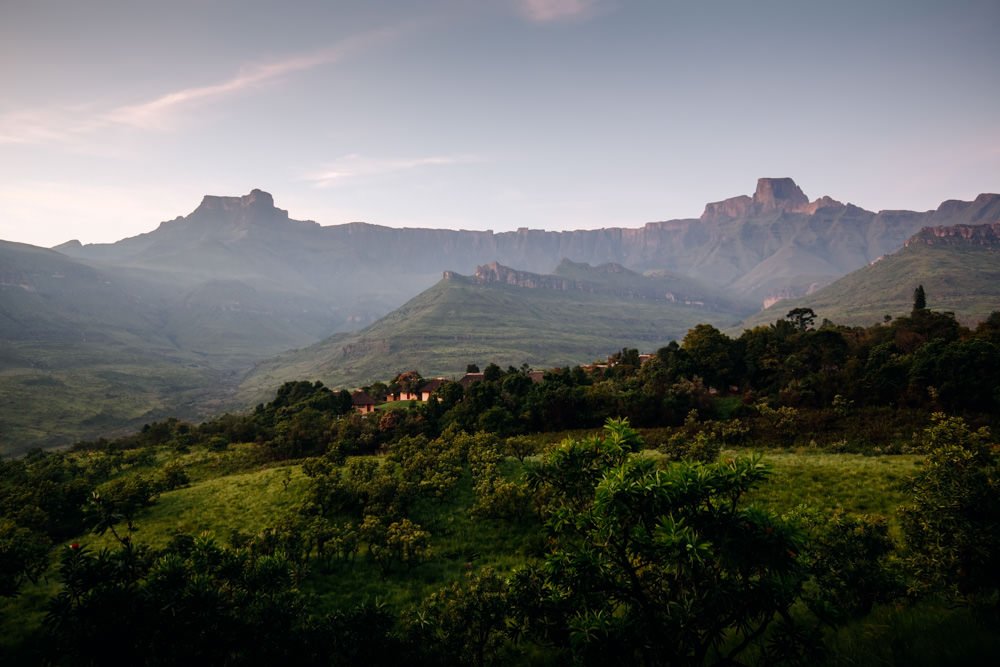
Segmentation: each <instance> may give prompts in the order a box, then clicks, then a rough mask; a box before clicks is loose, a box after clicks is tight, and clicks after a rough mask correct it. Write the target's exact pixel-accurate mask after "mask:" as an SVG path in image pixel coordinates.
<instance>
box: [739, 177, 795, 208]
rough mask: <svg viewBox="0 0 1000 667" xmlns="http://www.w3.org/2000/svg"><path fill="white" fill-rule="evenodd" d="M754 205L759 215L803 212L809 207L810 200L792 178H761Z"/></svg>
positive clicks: (754, 194) (755, 193)
mask: <svg viewBox="0 0 1000 667" xmlns="http://www.w3.org/2000/svg"><path fill="white" fill-rule="evenodd" d="M753 204H754V209H755V210H756V212H758V213H767V212H770V211H801V210H804V209H805V207H806V206H808V205H809V199H808V198H807V197H806V195H805V193H804V192H802V189H801V188H799V186H798V185H796V184H795V181H793V180H792V179H790V178H760V179H757V190H756V192H754V193H753Z"/></svg>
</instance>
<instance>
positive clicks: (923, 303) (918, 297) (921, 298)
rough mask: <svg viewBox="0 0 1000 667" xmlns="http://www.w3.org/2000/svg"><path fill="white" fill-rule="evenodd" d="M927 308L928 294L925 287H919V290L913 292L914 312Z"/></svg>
mask: <svg viewBox="0 0 1000 667" xmlns="http://www.w3.org/2000/svg"><path fill="white" fill-rule="evenodd" d="M925 308H927V294H926V293H925V292H924V286H923V285H917V289H915V290H913V312H917V311H918V310H924V309H925Z"/></svg>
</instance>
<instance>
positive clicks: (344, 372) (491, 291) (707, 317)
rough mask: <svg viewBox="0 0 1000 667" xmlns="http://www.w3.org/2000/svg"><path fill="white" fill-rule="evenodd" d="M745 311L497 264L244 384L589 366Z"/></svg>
mask: <svg viewBox="0 0 1000 667" xmlns="http://www.w3.org/2000/svg"><path fill="white" fill-rule="evenodd" d="M746 312H747V309H746V307H745V306H740V305H739V304H737V303H734V302H732V301H731V300H729V299H728V298H726V297H725V296H724V295H721V294H719V293H718V291H717V290H714V289H712V288H707V287H704V286H701V285H698V284H697V283H695V282H693V281H691V280H690V279H687V278H679V277H664V276H657V277H646V276H642V275H640V274H638V273H635V272H632V271H629V270H628V269H625V268H624V267H622V266H621V265H618V264H605V265H601V266H597V267H592V266H589V265H586V264H580V263H574V262H569V261H564V262H562V263H561V264H560V265H559V267H558V269H557V271H556V272H555V273H554V274H550V275H542V274H536V273H531V272H527V271H517V270H514V269H511V268H508V267H506V266H503V265H501V264H498V263H496V262H492V263H490V264H487V265H483V266H479V267H477V268H476V271H475V273H474V274H473V275H471V276H463V275H460V274H458V273H455V272H452V271H446V272H445V273H444V277H443V279H442V280H441V281H440V282H438V284H436V285H434V286H433V287H431V288H430V289H428V290H426V291H425V292H423V293H421V294H419V295H418V296H416V297H414V298H413V299H411V300H410V301H409V302H407V303H406V304H404V305H403V306H402V307H400V308H399V309H397V310H395V311H393V312H392V313H390V314H389V315H387V316H385V317H384V318H382V319H380V320H379V321H378V322H375V323H374V324H372V325H371V326H369V327H367V328H366V329H364V330H362V331H359V332H357V333H355V334H338V335H336V336H334V337H332V338H330V339H328V340H325V341H323V342H321V343H318V344H316V345H313V346H310V347H308V348H305V349H302V350H296V351H294V352H290V353H287V354H284V355H280V356H279V357H277V358H276V359H274V360H271V361H269V362H267V363H265V364H260V365H258V366H257V368H256V369H255V370H254V372H253V373H251V374H250V375H249V376H248V377H247V379H246V380H245V382H244V383H243V387H242V388H241V395H242V396H243V397H244V399H245V400H255V399H257V398H259V397H261V396H263V395H265V394H266V393H267V392H268V391H270V390H273V388H274V387H275V386H276V385H278V384H280V383H281V382H284V381H286V380H292V379H312V380H317V379H318V380H322V381H323V382H325V383H327V384H329V385H332V386H351V385H358V384H365V383H368V382H372V381H375V380H378V379H388V378H391V377H392V376H393V375H395V374H397V373H399V372H400V371H404V370H410V369H414V368H416V369H418V370H420V371H421V372H422V373H423V374H425V375H455V374H459V373H460V372H461V371H462V370H463V369H464V368H465V366H466V364H468V363H472V362H475V363H481V364H482V363H489V362H495V363H497V364H500V365H501V366H508V365H514V366H520V365H521V364H523V363H528V364H530V365H532V366H536V367H539V368H548V367H552V366H563V365H573V364H579V363H587V362H590V361H593V360H595V359H600V358H603V357H605V356H607V355H608V354H609V353H610V352H613V351H615V350H616V349H620V348H621V347H623V346H629V347H637V348H640V349H642V350H654V349H656V348H658V347H661V346H663V345H665V344H667V343H668V342H669V341H671V340H674V339H676V338H680V337H682V336H683V335H684V334H685V333H686V332H687V330H688V329H689V328H691V327H693V326H694V325H696V324H698V323H700V322H712V323H714V324H717V325H720V326H727V325H731V324H734V323H735V322H737V321H739V318H740V316H741V315H740V313H746Z"/></svg>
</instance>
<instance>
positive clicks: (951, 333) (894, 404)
mask: <svg viewBox="0 0 1000 667" xmlns="http://www.w3.org/2000/svg"><path fill="white" fill-rule="evenodd" d="M814 320H815V315H813V314H812V311H809V310H808V309H799V310H796V311H792V312H791V313H789V315H788V317H787V318H785V319H782V320H778V321H776V322H775V323H774V324H773V325H770V326H766V327H757V328H755V329H752V330H748V331H745V332H744V333H743V334H742V335H741V336H739V337H738V338H731V337H729V336H727V335H725V334H724V333H722V332H720V331H719V330H718V329H716V328H714V327H712V326H710V325H707V324H702V325H698V326H697V327H695V328H693V329H691V330H690V331H689V332H688V334H687V335H686V336H685V337H684V339H683V341H681V343H680V344H677V343H671V344H670V345H668V346H667V347H664V348H662V349H660V350H658V351H657V352H656V354H655V355H653V356H652V358H651V359H648V360H645V361H644V362H640V355H639V352H638V351H637V350H633V349H624V350H622V351H620V352H618V353H616V354H614V355H612V357H611V358H610V359H609V363H608V364H606V365H604V367H603V368H597V369H595V370H590V371H588V370H584V368H581V367H573V368H562V369H552V370H550V371H547V372H546V373H545V374H544V377H543V379H542V381H541V382H534V381H533V380H532V378H531V377H530V375H529V373H528V370H529V369H528V368H527V367H526V366H525V367H522V368H514V367H510V368H508V369H506V370H503V369H501V368H499V367H497V366H496V365H495V364H490V365H489V366H487V367H486V368H485V369H484V372H483V379H482V381H480V382H475V383H473V384H470V385H469V386H468V387H466V388H463V386H462V385H461V384H459V383H456V382H445V383H444V384H442V385H441V386H440V387H439V388H438V389H437V390H436V391H435V392H434V394H433V396H432V399H431V400H430V401H428V402H426V403H420V402H411V403H409V404H408V405H409V406H410V409H408V410H399V409H392V410H379V411H376V412H375V413H373V414H371V415H359V414H355V413H354V411H353V410H352V406H351V396H350V394H349V393H348V392H346V391H343V390H341V391H332V390H330V389H329V388H327V387H325V386H323V385H322V384H321V383H318V382H313V383H310V382H291V383H287V384H285V385H284V386H282V387H281V388H280V389H279V390H278V392H277V395H276V397H275V399H274V400H273V401H271V402H270V403H267V404H261V405H258V406H257V408H256V409H255V410H253V411H252V412H250V413H248V414H243V415H231V414H230V415H224V416H222V417H219V418H217V419H213V420H210V421H207V422H205V423H203V424H201V425H192V424H187V423H184V422H179V421H176V420H168V421H165V422H158V423H154V424H150V425H148V426H146V427H144V428H143V429H142V431H141V432H139V433H136V434H135V435H132V436H128V437H125V438H119V439H117V440H113V441H107V440H100V441H96V442H85V443H80V444H78V445H77V449H93V450H103V449H111V450H128V449H134V448H142V447H147V446H157V445H163V444H170V445H172V446H174V447H176V448H178V449H179V450H182V451H183V450H184V449H185V448H187V447H190V446H192V445H194V444H202V445H206V446H208V447H209V448H210V449H216V450H222V449H225V448H226V447H227V446H228V445H229V444H230V443H235V442H254V443H257V444H258V445H260V446H261V452H262V456H265V457H269V458H271V459H288V458H299V457H303V456H311V455H316V454H320V453H324V452H327V451H332V450H335V451H336V452H337V453H338V454H339V455H351V454H366V453H374V452H376V451H379V450H380V449H383V448H385V447H387V446H389V445H391V443H393V442H395V441H397V440H399V439H400V438H402V437H412V436H417V435H421V436H425V437H428V438H431V439H433V438H436V437H438V436H440V435H441V434H442V433H444V432H445V431H447V430H448V429H458V430H461V431H465V432H468V433H476V432H487V433H493V434H496V435H498V436H501V437H507V436H514V435H520V434H530V433H539V432H545V431H562V430H567V429H574V428H596V427H599V426H600V425H601V424H603V423H604V422H605V421H606V420H607V419H609V418H612V417H626V418H628V419H629V420H630V422H631V423H632V424H633V425H635V426H637V427H640V428H654V427H675V428H676V427H681V428H684V429H685V432H686V434H687V435H693V433H692V431H697V430H698V429H697V428H692V427H691V419H692V415H694V417H695V420H696V421H705V420H726V421H729V422H731V424H730V426H729V427H727V429H726V430H727V434H728V435H727V437H728V438H730V439H729V440H727V442H728V444H745V443H746V442H752V441H766V442H768V443H772V444H773V443H778V444H782V445H786V446H790V445H793V444H798V445H809V444H819V445H821V446H834V448H835V449H838V450H840V451H846V450H849V451H866V450H870V449H872V448H878V451H898V450H899V448H900V443H901V441H902V440H905V439H907V438H909V437H910V436H911V435H912V433H913V432H914V431H916V430H918V429H919V428H921V427H923V426H924V425H925V423H926V415H927V414H929V413H930V412H933V411H945V412H948V413H950V414H961V415H963V416H965V417H966V418H967V419H969V420H970V421H971V422H973V423H977V424H984V425H990V426H993V427H994V428H995V427H997V426H998V425H1000V424H998V423H997V422H998V415H1000V312H998V313H994V314H993V315H991V316H990V317H989V318H988V319H987V320H986V321H984V322H982V323H981V324H980V325H979V326H978V327H977V328H976V329H975V330H974V331H973V330H969V329H968V328H965V327H963V326H961V325H960V324H959V323H958V322H957V321H956V320H955V319H954V317H953V316H951V315H950V314H947V313H936V312H933V311H931V310H927V309H926V308H922V309H915V310H914V311H913V313H912V314H911V315H910V316H907V317H900V318H897V319H895V320H892V321H891V322H887V323H885V324H883V325H877V326H872V327H868V328H861V327H856V328H850V327H842V326H837V325H834V324H831V323H829V322H824V323H823V324H822V325H821V326H819V327H814V326H813V323H814ZM400 378H402V379H401V380H400ZM400 378H397V380H394V381H393V382H391V383H389V384H388V385H386V384H382V383H377V384H375V385H372V386H369V387H366V388H365V389H366V390H367V391H368V392H369V393H371V394H372V395H375V396H379V395H384V394H385V393H386V392H387V391H389V390H391V389H392V388H393V387H394V386H396V385H397V384H400V382H405V383H407V384H408V385H414V386H416V385H419V383H420V378H419V376H418V375H417V374H415V373H413V372H407V373H404V374H401V376H400ZM720 399H721V400H720ZM404 405H406V404H404ZM715 430H716V431H719V430H721V429H720V428H716V429H715ZM652 437H654V438H655V437H657V436H652Z"/></svg>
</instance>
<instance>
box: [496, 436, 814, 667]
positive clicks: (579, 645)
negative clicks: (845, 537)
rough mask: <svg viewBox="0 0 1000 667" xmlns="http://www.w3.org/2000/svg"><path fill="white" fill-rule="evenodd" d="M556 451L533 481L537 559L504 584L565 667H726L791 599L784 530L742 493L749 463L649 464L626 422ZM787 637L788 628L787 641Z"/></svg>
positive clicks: (791, 570)
mask: <svg viewBox="0 0 1000 667" xmlns="http://www.w3.org/2000/svg"><path fill="white" fill-rule="evenodd" d="M605 431H606V435H605V437H604V438H603V439H595V440H588V441H570V442H567V443H564V444H563V445H561V446H560V447H559V448H558V449H556V450H555V451H554V452H553V453H552V454H550V456H549V457H548V459H547V460H546V462H545V463H544V464H543V465H542V467H541V469H540V470H539V471H538V472H537V473H535V474H534V476H533V479H534V481H535V483H536V484H537V485H539V486H540V488H539V491H540V492H541V493H542V494H543V495H546V496H548V497H549V498H550V501H549V503H548V507H547V511H546V515H547V523H546V526H547V528H548V530H549V539H550V544H551V545H552V547H551V551H550V552H549V553H548V554H547V556H546V558H545V563H544V565H543V566H541V567H529V568H527V569H525V570H523V571H522V572H521V573H519V574H518V576H517V577H516V578H515V581H514V583H513V585H512V586H513V589H514V590H513V591H512V595H513V596H514V598H515V599H516V600H517V601H518V603H517V604H518V605H519V613H520V614H521V616H520V618H519V622H520V623H521V625H522V627H524V628H525V629H526V631H528V632H530V633H532V634H534V635H535V636H536V637H537V638H539V639H540V640H541V641H543V642H547V643H550V644H555V645H557V646H561V647H563V648H565V649H566V650H568V651H570V652H571V653H572V654H573V657H574V658H575V660H576V661H577V662H583V663H608V664H642V665H674V664H704V663H706V662H714V663H716V664H736V663H735V660H736V658H737V656H739V655H740V654H741V653H743V652H744V651H745V650H746V649H747V648H748V647H749V646H750V645H752V644H754V643H755V642H757V641H758V640H760V639H761V638H762V637H763V636H764V634H765V633H766V632H767V630H768V628H769V627H770V626H771V625H772V623H773V622H774V621H775V619H776V618H782V619H783V620H784V622H785V623H786V624H788V625H792V624H793V621H792V617H791V614H790V612H789V609H790V607H791V606H792V604H793V603H795V602H796V600H798V599H799V597H800V593H801V585H802V581H803V577H804V571H803V570H802V568H801V567H800V566H799V563H798V554H799V551H800V538H799V533H798V532H797V530H796V528H795V527H794V526H792V525H791V524H788V523H785V522H784V521H782V520H780V519H778V518H777V517H776V516H774V515H772V514H769V513H767V512H765V511H762V510H758V509H754V508H748V507H746V506H744V504H743V503H742V502H741V498H742V496H743V495H744V494H745V493H746V492H747V491H749V490H751V489H752V488H754V487H755V486H756V485H757V484H759V483H760V482H761V481H763V480H764V479H765V478H766V477H767V474H768V471H767V469H766V468H765V466H764V465H763V464H762V463H761V462H760V460H759V459H758V458H751V459H738V460H730V461H727V462H725V463H717V464H712V465H704V464H700V463H693V462H682V463H676V464H670V465H668V466H667V467H666V468H664V469H658V468H657V467H656V464H655V462H654V461H653V460H652V459H649V458H647V457H635V456H629V452H631V451H634V449H635V448H637V447H638V446H640V445H641V444H642V441H641V439H640V438H639V436H638V434H637V433H635V432H634V431H633V430H632V429H631V428H629V426H628V424H627V423H626V422H621V421H611V422H609V423H608V425H607V426H606V428H605ZM788 634H789V635H792V634H793V633H788Z"/></svg>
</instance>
